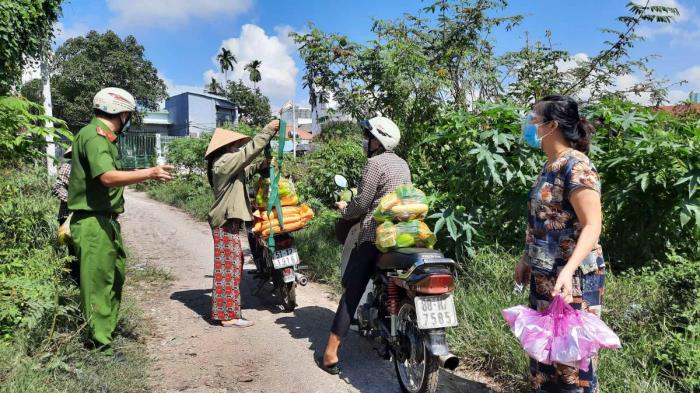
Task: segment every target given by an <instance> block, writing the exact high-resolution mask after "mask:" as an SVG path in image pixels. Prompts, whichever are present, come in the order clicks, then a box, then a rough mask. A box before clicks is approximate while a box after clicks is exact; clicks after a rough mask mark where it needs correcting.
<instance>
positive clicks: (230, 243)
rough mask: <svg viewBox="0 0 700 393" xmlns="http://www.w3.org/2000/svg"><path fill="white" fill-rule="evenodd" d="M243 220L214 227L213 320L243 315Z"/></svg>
mask: <svg viewBox="0 0 700 393" xmlns="http://www.w3.org/2000/svg"><path fill="white" fill-rule="evenodd" d="M240 226H241V222H240V220H227V221H226V222H225V223H224V225H222V226H220V227H216V228H212V234H213V236H214V285H213V288H212V295H211V319H213V320H215V321H229V320H231V319H240V318H241V291H240V284H241V273H242V271H243V248H242V247H241V239H240V237H239V230H240Z"/></svg>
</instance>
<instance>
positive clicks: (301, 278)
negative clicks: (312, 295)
mask: <svg viewBox="0 0 700 393" xmlns="http://www.w3.org/2000/svg"><path fill="white" fill-rule="evenodd" d="M294 276H295V277H296V280H297V282H298V283H299V285H301V286H302V287H304V286H306V284H308V283H309V279H308V278H306V276H305V275H303V274H301V273H294Z"/></svg>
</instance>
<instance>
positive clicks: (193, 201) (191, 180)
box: [144, 174, 214, 220]
mask: <svg viewBox="0 0 700 393" xmlns="http://www.w3.org/2000/svg"><path fill="white" fill-rule="evenodd" d="M144 188H145V191H146V192H147V193H148V195H149V196H151V197H152V198H154V199H156V200H159V201H161V202H165V203H167V204H169V205H173V206H175V207H179V208H181V209H183V210H185V211H187V212H188V213H190V214H191V215H192V216H193V217H195V218H197V219H199V220H206V219H207V214H208V213H209V210H211V207H212V205H214V196H213V195H212V192H211V188H210V187H209V183H208V182H207V179H206V177H205V176H203V175H199V174H196V175H192V176H187V177H177V178H175V179H174V180H173V181H171V182H168V183H155V182H149V183H148V185H146V186H145V187H144Z"/></svg>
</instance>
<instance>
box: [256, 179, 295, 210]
mask: <svg viewBox="0 0 700 393" xmlns="http://www.w3.org/2000/svg"><path fill="white" fill-rule="evenodd" d="M269 194H270V179H269V178H261V179H260V180H258V190H257V193H256V194H255V204H256V205H257V206H258V208H259V209H260V210H265V209H267V202H268V198H269ZM278 196H279V199H280V204H281V205H282V206H296V205H298V204H299V196H298V195H297V192H296V187H294V183H293V182H292V181H291V180H289V179H284V178H282V179H280V181H279V184H278Z"/></svg>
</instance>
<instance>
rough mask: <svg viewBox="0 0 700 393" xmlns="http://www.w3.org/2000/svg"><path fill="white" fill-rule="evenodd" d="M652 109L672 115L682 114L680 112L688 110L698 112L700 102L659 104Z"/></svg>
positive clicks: (688, 111) (683, 112) (699, 110)
mask: <svg viewBox="0 0 700 393" xmlns="http://www.w3.org/2000/svg"><path fill="white" fill-rule="evenodd" d="M654 110H655V111H663V112H668V113H673V114H674V115H682V114H685V113H690V112H695V113H700V104H679V105H668V106H659V107H656V108H654Z"/></svg>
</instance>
